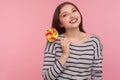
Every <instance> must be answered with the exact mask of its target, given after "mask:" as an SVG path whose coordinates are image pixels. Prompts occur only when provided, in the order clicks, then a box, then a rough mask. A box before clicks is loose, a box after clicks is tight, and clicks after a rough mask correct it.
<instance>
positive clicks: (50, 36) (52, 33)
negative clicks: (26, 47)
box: [45, 28, 59, 42]
mask: <svg viewBox="0 0 120 80" xmlns="http://www.w3.org/2000/svg"><path fill="white" fill-rule="evenodd" d="M58 35H59V34H58V32H57V30H56V29H55V28H49V29H48V30H47V31H46V33H45V36H46V39H47V40H48V41H49V42H54V41H55V40H56V39H57V38H58Z"/></svg>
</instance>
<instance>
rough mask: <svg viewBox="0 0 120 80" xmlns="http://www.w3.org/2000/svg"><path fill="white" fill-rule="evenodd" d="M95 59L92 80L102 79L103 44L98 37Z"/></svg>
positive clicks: (95, 39)
mask: <svg viewBox="0 0 120 80" xmlns="http://www.w3.org/2000/svg"><path fill="white" fill-rule="evenodd" d="M93 42H94V44H93V45H94V59H93V65H92V80H102V60H103V57H102V44H101V42H100V40H99V38H98V37H95V38H94V40H93Z"/></svg>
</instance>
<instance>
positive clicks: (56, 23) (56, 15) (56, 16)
mask: <svg viewBox="0 0 120 80" xmlns="http://www.w3.org/2000/svg"><path fill="white" fill-rule="evenodd" d="M67 4H70V5H72V6H74V7H75V8H76V9H77V10H78V12H79V13H80V11H79V9H78V8H77V6H76V5H75V4H73V3H71V2H63V3H61V4H60V5H58V6H57V8H56V10H55V12H54V16H53V20H52V27H53V28H55V29H56V30H57V31H58V33H59V34H63V33H64V32H65V28H64V27H61V26H60V20H59V15H60V10H61V8H63V7H64V6H65V5H67ZM80 16H81V22H80V24H79V30H80V31H82V32H85V31H84V29H83V19H82V15H81V13H80Z"/></svg>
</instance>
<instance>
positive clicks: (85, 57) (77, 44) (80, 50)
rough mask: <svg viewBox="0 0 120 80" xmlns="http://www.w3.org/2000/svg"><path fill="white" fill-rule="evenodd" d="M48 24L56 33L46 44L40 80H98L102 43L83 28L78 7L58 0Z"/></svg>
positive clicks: (99, 79) (100, 73)
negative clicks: (54, 37) (53, 39)
mask: <svg viewBox="0 0 120 80" xmlns="http://www.w3.org/2000/svg"><path fill="white" fill-rule="evenodd" d="M52 26H53V28H55V29H56V30H58V32H59V34H60V35H59V37H58V39H57V40H56V41H55V42H52V43H50V42H48V43H47V45H46V48H45V55H44V65H43V78H44V80H102V60H103V57H102V44H101V42H100V40H99V38H98V37H97V36H96V35H94V34H88V33H86V32H85V31H84V29H83V25H82V15H81V13H80V11H79V10H78V8H77V7H76V6H75V5H74V4H73V3H70V2H64V3H61V4H60V5H59V6H58V7H57V8H56V10H55V13H54V16H53V22H52Z"/></svg>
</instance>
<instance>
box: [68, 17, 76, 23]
mask: <svg viewBox="0 0 120 80" xmlns="http://www.w3.org/2000/svg"><path fill="white" fill-rule="evenodd" d="M77 21H78V18H73V19H71V20H70V22H69V23H71V24H73V23H76V22H77Z"/></svg>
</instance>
